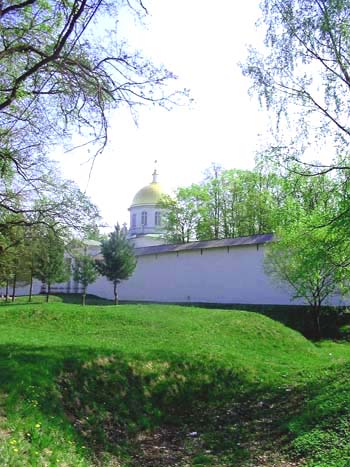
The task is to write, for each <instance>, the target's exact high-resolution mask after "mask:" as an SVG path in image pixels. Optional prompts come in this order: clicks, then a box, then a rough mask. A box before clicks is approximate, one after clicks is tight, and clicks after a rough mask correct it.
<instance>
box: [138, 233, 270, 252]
mask: <svg viewBox="0 0 350 467" xmlns="http://www.w3.org/2000/svg"><path fill="white" fill-rule="evenodd" d="M273 238H274V235H273V234H272V233H269V234H262V235H250V236H248V237H236V238H224V239H222V240H203V241H201V242H189V243H180V244H179V243H176V244H172V245H155V246H145V247H142V248H135V255H136V256H145V255H156V254H161V253H171V252H178V251H192V250H201V249H209V248H223V247H235V246H243V245H260V244H263V243H269V242H271V241H272V240H273Z"/></svg>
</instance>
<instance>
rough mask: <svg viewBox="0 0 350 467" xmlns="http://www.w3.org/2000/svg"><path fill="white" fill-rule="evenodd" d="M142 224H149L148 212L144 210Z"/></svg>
mask: <svg viewBox="0 0 350 467" xmlns="http://www.w3.org/2000/svg"><path fill="white" fill-rule="evenodd" d="M141 225H147V212H146V211H142V213H141Z"/></svg>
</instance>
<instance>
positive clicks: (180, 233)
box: [159, 184, 202, 243]
mask: <svg viewBox="0 0 350 467" xmlns="http://www.w3.org/2000/svg"><path fill="white" fill-rule="evenodd" d="M201 196H202V190H201V187H200V186H199V185H195V184H193V185H191V186H190V187H183V188H178V189H177V190H176V192H175V195H174V197H171V196H168V195H165V196H163V198H162V200H161V202H160V204H159V206H160V207H161V208H162V209H164V210H165V212H164V214H163V225H164V228H165V231H166V234H165V239H166V241H167V242H168V243H188V242H190V241H191V240H193V239H195V238H196V230H197V225H198V221H199V218H200V214H199V198H200V197H201Z"/></svg>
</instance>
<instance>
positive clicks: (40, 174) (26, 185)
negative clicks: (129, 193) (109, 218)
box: [0, 0, 177, 222]
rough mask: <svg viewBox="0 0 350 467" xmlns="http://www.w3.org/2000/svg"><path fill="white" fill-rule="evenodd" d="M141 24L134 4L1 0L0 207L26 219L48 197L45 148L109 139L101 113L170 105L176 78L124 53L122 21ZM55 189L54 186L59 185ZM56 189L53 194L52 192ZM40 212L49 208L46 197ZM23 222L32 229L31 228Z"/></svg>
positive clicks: (99, 145)
mask: <svg viewBox="0 0 350 467" xmlns="http://www.w3.org/2000/svg"><path fill="white" fill-rule="evenodd" d="M126 12H129V13H130V14H132V15H134V16H135V17H142V16H144V15H145V14H146V13H147V12H146V9H145V7H144V5H143V3H142V1H141V0H131V1H130V0H91V1H87V0H72V1H63V0H48V1H43V0H26V1H20V0H18V1H16V0H15V1H13V0H4V1H1V5H0V71H1V72H0V141H1V143H0V207H2V208H3V209H5V210H7V211H9V212H21V213H24V214H30V213H31V212H34V211H35V210H36V209H37V208H38V204H35V203H33V199H38V198H39V199H40V200H42V198H43V196H45V195H46V194H47V190H48V189H49V188H50V192H51V193H52V192H54V191H55V190H54V187H55V184H54V183H53V180H52V176H51V177H50V172H52V169H51V167H50V162H49V159H48V158H47V157H46V154H47V153H49V152H50V151H51V150H52V145H53V144H56V143H57V142H59V143H60V144H62V143H68V142H69V141H70V137H71V134H72V132H73V131H76V132H77V133H79V135H80V138H81V140H80V144H81V145H86V144H88V143H95V147H94V154H95V155H97V154H98V153H99V152H100V151H102V150H103V148H104V146H105V144H106V141H107V132H108V115H109V113H110V112H111V111H112V110H113V109H116V108H119V107H121V106H128V107H129V108H130V109H131V111H132V113H133V115H134V116H135V109H136V108H137V107H138V106H139V105H141V104H146V103H152V104H157V105H161V106H171V105H172V104H173V103H174V101H175V100H176V98H175V94H177V93H176V92H173V91H172V90H169V88H167V87H166V83H167V82H168V80H169V79H171V78H174V75H173V74H172V73H171V72H169V71H168V70H166V69H165V68H164V67H162V66H159V67H158V66H155V65H153V64H152V63H151V62H150V61H149V60H148V59H147V58H144V57H143V56H142V55H141V53H140V52H138V51H133V50H129V48H128V47H127V45H126V41H125V40H123V39H122V38H120V37H119V36H117V30H118V32H119V28H117V24H118V21H120V18H119V16H125V15H127V13H126ZM55 181H57V180H55ZM60 185H61V184H60ZM61 188H63V187H61V186H60V187H59V188H58V189H57V190H56V192H58V191H59V190H61ZM50 199H51V203H49V204H47V206H46V212H47V213H48V209H49V207H51V209H53V210H55V204H54V203H53V199H54V198H53V197H50ZM28 222H29V221H28Z"/></svg>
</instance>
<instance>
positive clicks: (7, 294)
mask: <svg viewBox="0 0 350 467" xmlns="http://www.w3.org/2000/svg"><path fill="white" fill-rule="evenodd" d="M5 301H6V302H8V301H9V280H8V279H7V280H6V291H5Z"/></svg>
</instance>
